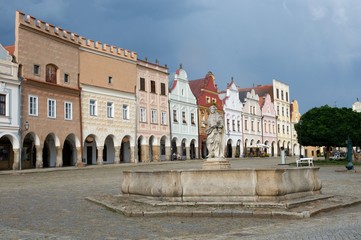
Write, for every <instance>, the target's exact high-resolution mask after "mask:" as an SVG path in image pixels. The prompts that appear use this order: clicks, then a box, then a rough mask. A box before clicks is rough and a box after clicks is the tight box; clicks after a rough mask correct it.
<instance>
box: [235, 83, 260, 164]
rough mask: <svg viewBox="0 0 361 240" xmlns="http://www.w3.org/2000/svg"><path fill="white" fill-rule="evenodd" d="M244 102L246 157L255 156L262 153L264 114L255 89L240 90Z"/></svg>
mask: <svg viewBox="0 0 361 240" xmlns="http://www.w3.org/2000/svg"><path fill="white" fill-rule="evenodd" d="M239 94H240V100H241V101H242V102H243V137H244V151H243V152H244V153H243V155H244V156H245V157H254V156H259V155H260V154H262V152H261V151H262V148H261V147H260V144H261V143H262V125H261V124H262V114H261V107H260V105H259V97H258V95H257V94H256V93H255V90H254V89H251V90H250V91H249V92H240V93H239ZM242 95H243V96H242Z"/></svg>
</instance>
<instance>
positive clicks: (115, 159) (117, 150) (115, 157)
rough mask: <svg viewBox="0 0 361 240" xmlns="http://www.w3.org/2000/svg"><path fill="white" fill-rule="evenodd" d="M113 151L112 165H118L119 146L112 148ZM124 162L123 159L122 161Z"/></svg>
mask: <svg viewBox="0 0 361 240" xmlns="http://www.w3.org/2000/svg"><path fill="white" fill-rule="evenodd" d="M114 149H115V153H114V154H115V156H114V164H119V163H120V146H114ZM123 161H124V159H123Z"/></svg>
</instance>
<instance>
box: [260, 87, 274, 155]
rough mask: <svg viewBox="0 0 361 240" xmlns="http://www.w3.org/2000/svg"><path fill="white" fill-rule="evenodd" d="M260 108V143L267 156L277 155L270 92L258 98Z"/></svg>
mask: <svg viewBox="0 0 361 240" xmlns="http://www.w3.org/2000/svg"><path fill="white" fill-rule="evenodd" d="M260 102H261V103H262V104H261V109H262V133H263V135H262V143H263V145H264V146H262V147H264V148H265V152H266V153H267V154H268V155H269V156H272V157H273V156H275V155H277V131H276V113H275V109H274V104H273V102H272V99H271V95H270V94H268V93H267V94H266V95H264V96H263V97H261V99H260Z"/></svg>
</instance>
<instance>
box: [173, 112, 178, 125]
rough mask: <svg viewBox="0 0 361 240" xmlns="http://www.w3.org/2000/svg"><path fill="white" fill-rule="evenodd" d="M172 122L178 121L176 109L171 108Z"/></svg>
mask: <svg viewBox="0 0 361 240" xmlns="http://www.w3.org/2000/svg"><path fill="white" fill-rule="evenodd" d="M173 122H176V123H177V122H178V116H177V110H173Z"/></svg>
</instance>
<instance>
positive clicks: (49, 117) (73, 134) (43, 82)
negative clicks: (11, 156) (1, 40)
mask: <svg viewBox="0 0 361 240" xmlns="http://www.w3.org/2000/svg"><path fill="white" fill-rule="evenodd" d="M14 55H15V58H16V60H17V62H18V64H19V77H20V78H21V79H22V83H21V110H20V111H21V118H22V121H23V122H24V123H27V126H28V127H27V129H25V130H26V131H22V144H23V151H24V154H22V156H24V159H22V162H21V166H22V167H23V168H34V167H37V168H39V167H40V168H41V167H61V166H73V165H76V164H77V163H79V162H81V141H80V140H81V121H80V112H81V110H80V89H79V85H78V75H79V51H78V36H77V35H75V34H72V33H70V32H68V31H65V30H63V29H61V28H59V27H55V26H53V25H51V24H48V23H46V22H43V21H41V20H39V19H36V18H34V17H32V16H29V15H25V14H24V13H21V12H16V19H15V50H14Z"/></svg>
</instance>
